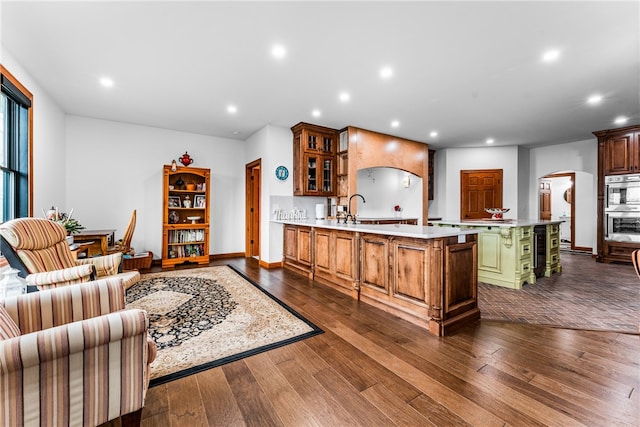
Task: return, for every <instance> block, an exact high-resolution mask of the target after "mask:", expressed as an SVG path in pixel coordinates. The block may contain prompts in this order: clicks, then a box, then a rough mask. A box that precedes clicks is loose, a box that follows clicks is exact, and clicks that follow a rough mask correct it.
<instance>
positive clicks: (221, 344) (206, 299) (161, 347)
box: [127, 266, 322, 387]
mask: <svg viewBox="0 0 640 427" xmlns="http://www.w3.org/2000/svg"><path fill="white" fill-rule="evenodd" d="M127 307H130V308H142V309H144V310H146V311H147V313H148V315H149V324H150V332H151V335H152V337H153V340H154V341H155V343H156V346H157V348H158V355H157V357H156V359H155V360H154V361H153V363H152V364H151V384H150V385H151V386H152V387H153V386H155V385H159V384H163V383H166V382H168V381H172V380H175V379H178V378H182V377H184V376H187V375H191V374H194V373H196V372H201V371H203V370H206V369H211V368H213V367H216V366H220V365H222V364H225V363H229V362H232V361H235V360H238V359H241V358H243V357H248V356H251V355H253V354H256V353H260V352H262V351H266V350H269V349H272V348H275V347H280V346H283V345H286V344H290V343H292V342H295V341H298V340H301V339H304V338H308V337H311V336H314V335H316V334H319V333H322V330H321V329H319V328H318V327H317V326H315V325H314V324H312V323H311V322H309V321H308V320H306V319H304V318H303V317H302V316H301V315H299V314H298V313H296V312H295V311H294V310H292V309H291V308H289V307H288V306H286V305H285V304H284V303H282V302H281V301H279V300H278V299H276V298H275V297H273V296H272V295H270V294H269V293H267V292H266V291H265V290H264V289H262V288H261V287H260V286H259V285H258V284H256V283H254V282H252V281H251V280H249V279H248V278H247V277H245V276H244V275H242V273H240V272H239V271H236V270H235V269H234V268H233V267H230V266H217V267H204V268H194V269H189V270H178V271H171V272H161V273H149V274H144V275H142V277H141V280H140V281H139V282H138V283H136V284H135V285H134V286H132V287H131V288H129V289H128V290H127Z"/></svg>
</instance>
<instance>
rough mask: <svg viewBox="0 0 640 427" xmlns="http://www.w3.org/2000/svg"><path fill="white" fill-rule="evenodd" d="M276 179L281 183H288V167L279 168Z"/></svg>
mask: <svg viewBox="0 0 640 427" xmlns="http://www.w3.org/2000/svg"><path fill="white" fill-rule="evenodd" d="M276 178H278V179H279V180H280V181H286V180H287V178H289V169H287V167H286V166H278V167H277V168H276Z"/></svg>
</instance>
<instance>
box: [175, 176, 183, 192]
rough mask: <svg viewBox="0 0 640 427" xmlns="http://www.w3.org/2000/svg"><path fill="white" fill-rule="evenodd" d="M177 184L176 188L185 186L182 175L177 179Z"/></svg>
mask: <svg viewBox="0 0 640 427" xmlns="http://www.w3.org/2000/svg"><path fill="white" fill-rule="evenodd" d="M175 186H176V189H178V190H182V188H183V186H184V181H183V180H182V177H181V176H179V177H178V179H176V182H175Z"/></svg>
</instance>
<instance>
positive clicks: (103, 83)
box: [100, 77, 114, 87]
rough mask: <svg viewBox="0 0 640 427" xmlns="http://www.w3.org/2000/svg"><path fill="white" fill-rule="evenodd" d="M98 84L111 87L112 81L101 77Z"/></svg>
mask: <svg viewBox="0 0 640 427" xmlns="http://www.w3.org/2000/svg"><path fill="white" fill-rule="evenodd" d="M100 84H101V85H102V86H104V87H113V84H114V83H113V80H111V79H110V78H109V77H101V78H100Z"/></svg>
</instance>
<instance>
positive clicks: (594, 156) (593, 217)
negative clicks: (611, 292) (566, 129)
mask: <svg viewBox="0 0 640 427" xmlns="http://www.w3.org/2000/svg"><path fill="white" fill-rule="evenodd" d="M530 165H531V166H530V167H531V178H532V179H531V180H530V186H529V216H530V217H531V218H537V217H538V209H539V200H538V182H539V181H538V180H539V178H541V177H543V176H545V175H549V174H552V173H554V172H566V171H574V172H576V192H575V195H574V201H575V203H576V207H575V211H576V217H575V218H572V220H573V221H574V227H575V235H576V238H575V242H574V245H575V246H579V247H586V248H592V251H593V253H596V251H597V242H596V239H597V233H596V230H597V215H598V212H597V198H598V190H597V188H598V182H597V181H598V179H597V177H598V142H597V140H596V139H595V138H594V139H592V140H585V141H577V142H570V143H567V144H559V145H551V146H547V147H538V148H532V149H531V150H530Z"/></svg>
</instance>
